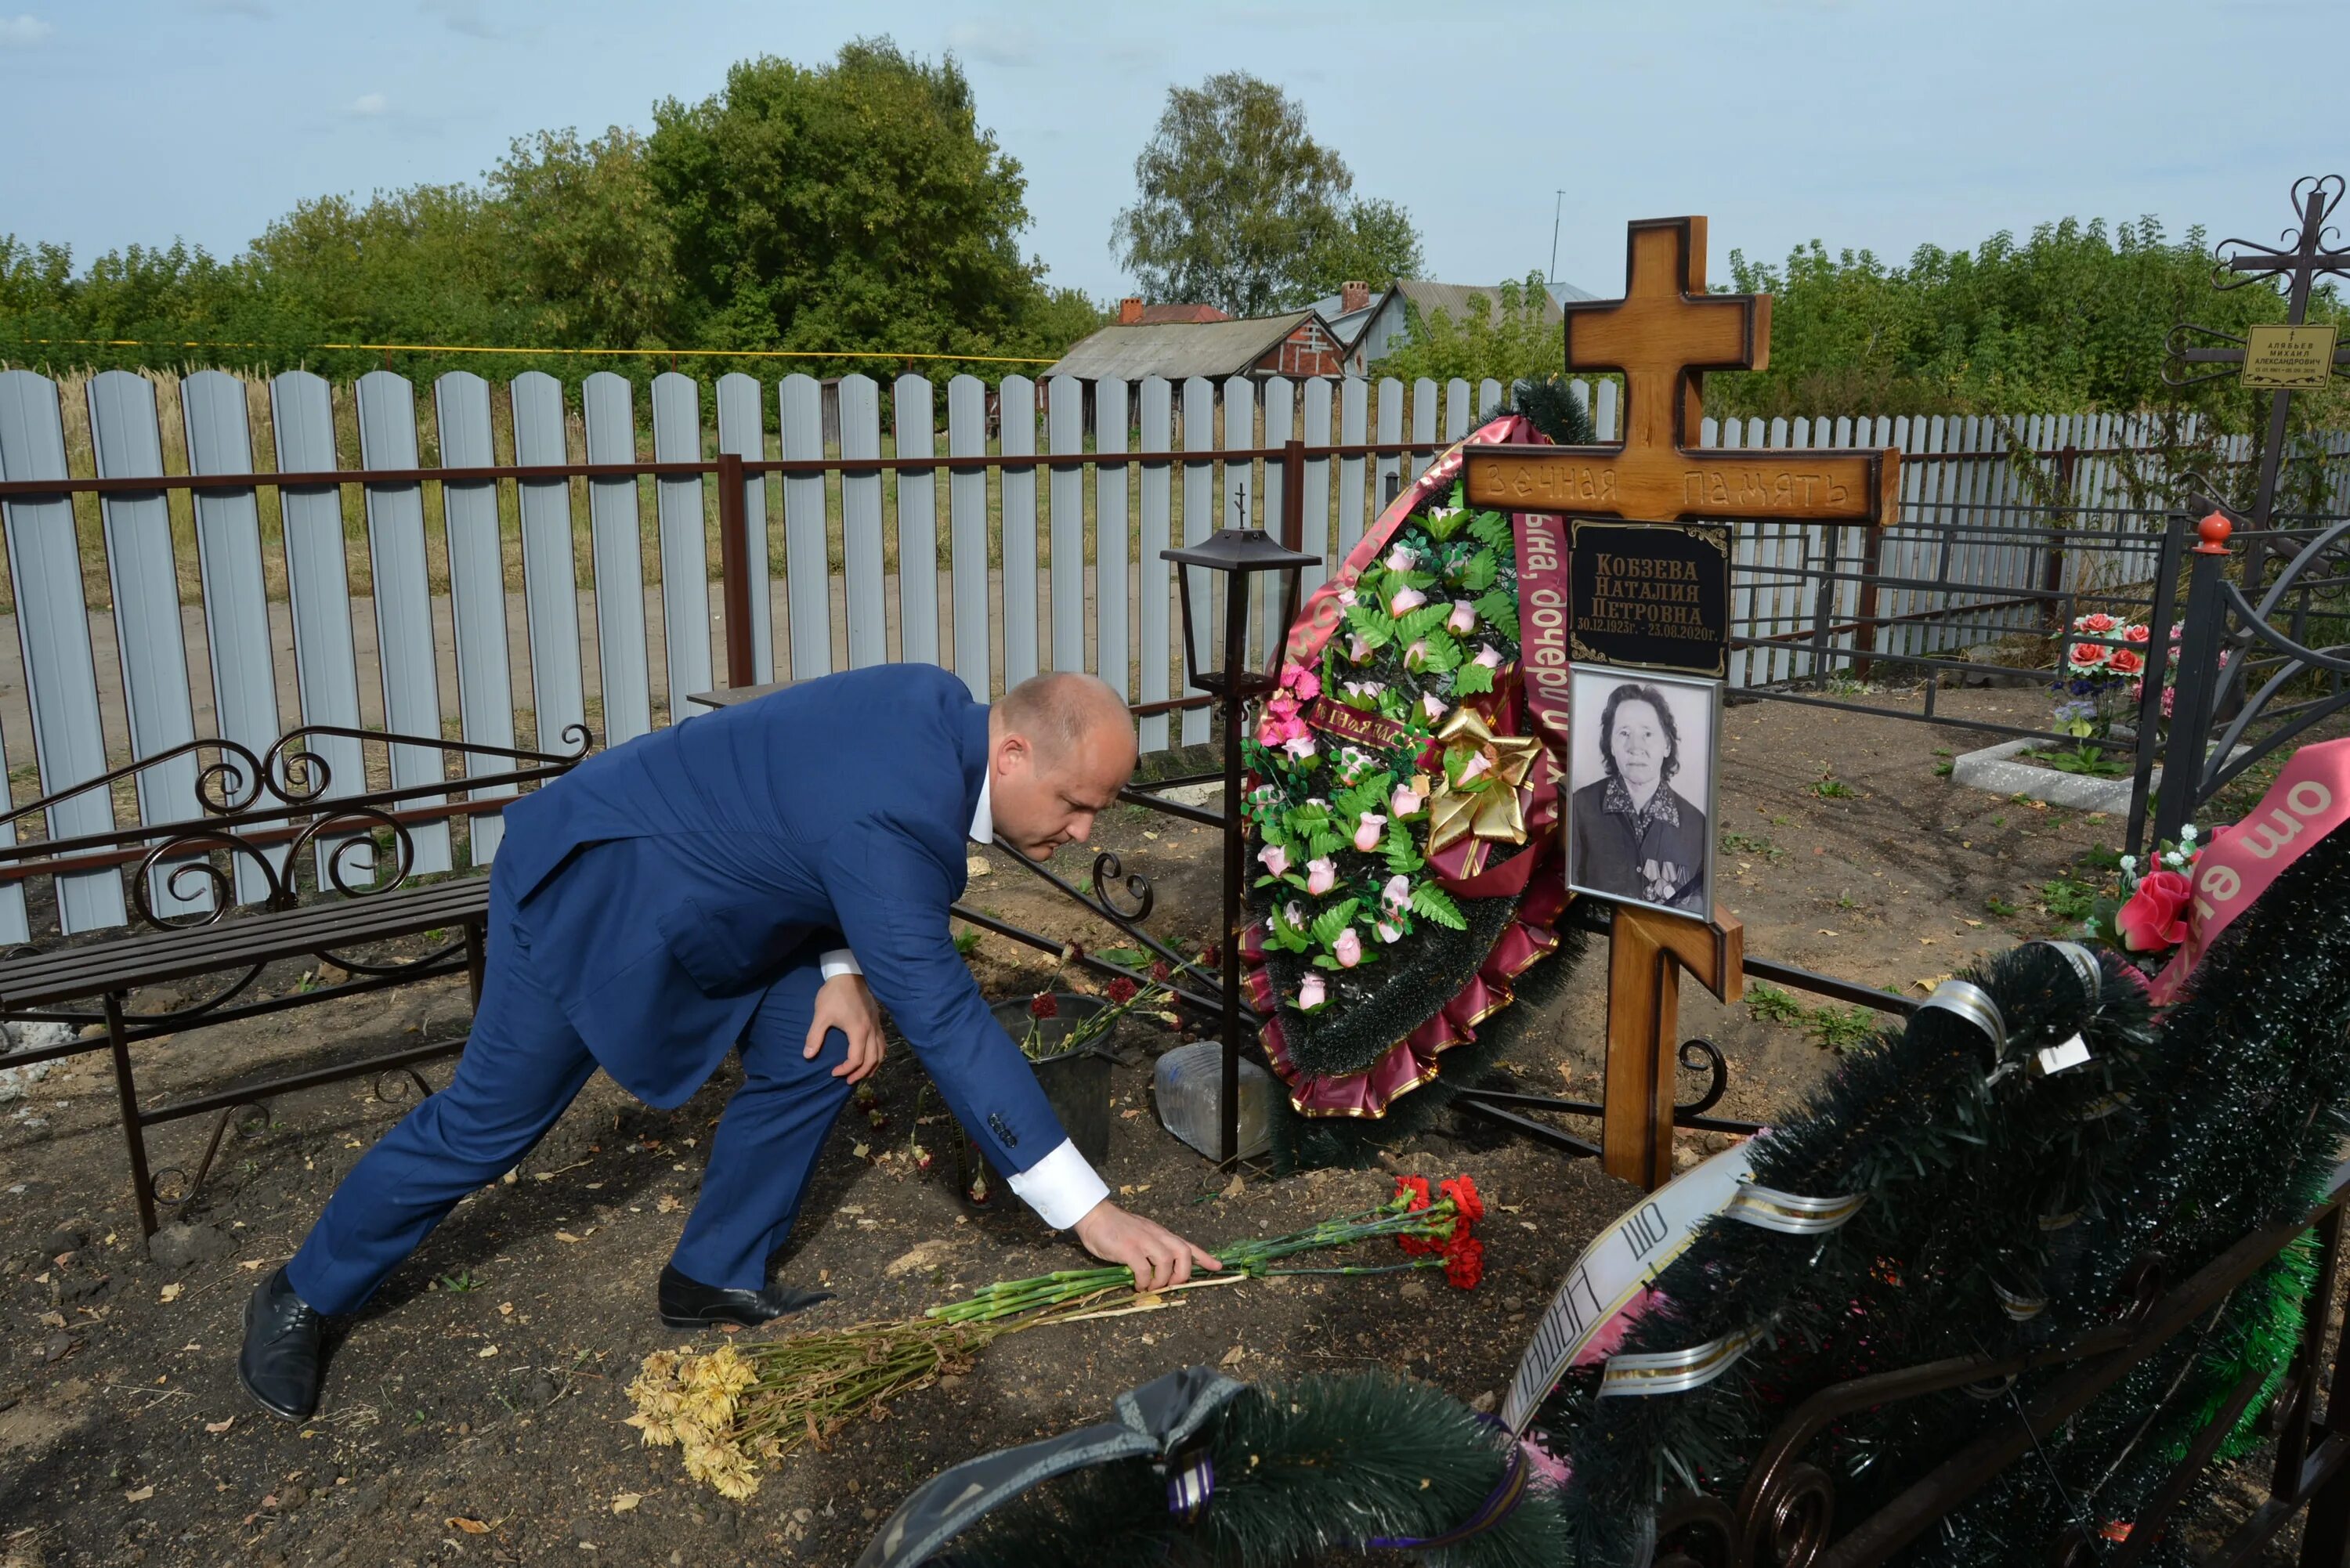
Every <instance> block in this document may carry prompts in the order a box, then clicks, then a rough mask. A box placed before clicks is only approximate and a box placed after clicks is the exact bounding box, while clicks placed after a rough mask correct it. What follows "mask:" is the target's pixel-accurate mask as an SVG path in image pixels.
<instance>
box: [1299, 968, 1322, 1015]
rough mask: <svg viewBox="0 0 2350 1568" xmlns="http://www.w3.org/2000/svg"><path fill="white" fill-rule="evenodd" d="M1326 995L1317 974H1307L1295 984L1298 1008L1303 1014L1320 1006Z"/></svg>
mask: <svg viewBox="0 0 2350 1568" xmlns="http://www.w3.org/2000/svg"><path fill="white" fill-rule="evenodd" d="M1327 994H1328V993H1327V992H1326V989H1325V988H1324V986H1323V984H1322V977H1321V976H1320V975H1318V974H1309V975H1307V976H1306V977H1305V979H1304V980H1302V981H1298V983H1297V1005H1298V1008H1299V1009H1300V1010H1301V1011H1303V1012H1313V1011H1314V1010H1315V1008H1317V1007H1319V1006H1321V1005H1322V1003H1323V1002H1324V1000H1325V999H1326V996H1327Z"/></svg>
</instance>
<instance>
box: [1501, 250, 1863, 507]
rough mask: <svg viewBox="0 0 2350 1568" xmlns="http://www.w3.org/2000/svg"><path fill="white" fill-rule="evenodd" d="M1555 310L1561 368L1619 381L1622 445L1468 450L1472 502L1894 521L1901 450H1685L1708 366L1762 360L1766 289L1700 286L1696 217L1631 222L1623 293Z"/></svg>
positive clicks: (1753, 366) (1743, 366)
mask: <svg viewBox="0 0 2350 1568" xmlns="http://www.w3.org/2000/svg"><path fill="white" fill-rule="evenodd" d="M1563 308H1564V309H1565V313H1566V368H1567V369H1569V370H1616V371H1620V372H1621V373H1622V375H1623V377H1624V389H1625V398H1624V405H1625V419H1624V440H1623V441H1622V443H1621V444H1620V445H1616V446H1472V447H1470V448H1468V449H1467V452H1466V462H1467V470H1468V476H1467V485H1468V497H1469V504H1471V505H1472V506H1491V507H1496V508H1501V509H1503V510H1506V511H1512V512H1558V513H1571V514H1597V515H1613V516H1620V517H1631V518H1638V519H1641V520H1644V521H1652V522H1671V521H1674V520H1676V519H1679V518H1684V517H1710V518H1752V519H1756V520H1762V521H1771V520H1776V519H1779V518H1789V519H1803V520H1814V519H1816V520H1822V521H1843V522H1866V523H1875V524H1883V523H1886V522H1888V521H1890V520H1891V518H1892V517H1893V515H1894V498H1895V496H1896V494H1897V493H1898V489H1897V487H1898V483H1899V477H1898V464H1899V462H1900V454H1899V453H1898V452H1889V451H1888V452H1821V451H1815V450H1794V451H1790V450H1783V449H1773V450H1763V449H1752V448H1747V449H1734V450H1730V451H1721V450H1712V449H1700V448H1698V447H1697V446H1696V445H1695V441H1696V438H1697V434H1698V431H1699V429H1700V425H1701V423H1702V421H1703V418H1704V415H1703V412H1702V410H1701V409H1700V401H1699V400H1700V389H1701V388H1702V386H1703V383H1704V379H1705V372H1706V371H1708V370H1760V369H1763V368H1765V367H1766V366H1768V365H1769V364H1770V362H1771V296H1769V295H1767V294H1708V293H1707V292H1706V289H1705V220H1704V219H1703V218H1649V219H1646V220H1643V221H1642V222H1639V223H1634V224H1632V225H1631V235H1630V240H1629V257H1628V260H1627V263H1626V266H1625V283H1624V297H1623V298H1621V299H1614V300H1574V301H1570V302H1569V303H1567V304H1566V305H1565V306H1564V307H1563Z"/></svg>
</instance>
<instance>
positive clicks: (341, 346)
mask: <svg viewBox="0 0 2350 1568" xmlns="http://www.w3.org/2000/svg"><path fill="white" fill-rule="evenodd" d="M6 341H7V342H9V343H10V344H11V345H12V346H14V347H18V348H32V347H40V348H275V349H278V350H280V351H284V350H287V349H311V350H326V349H338V350H346V351H348V350H358V351H360V352H365V353H369V354H575V355H589V354H652V355H667V356H668V357H670V358H673V359H687V358H695V359H711V358H718V359H954V360H961V361H962V362H964V363H967V364H972V365H1052V364H1056V363H1058V361H1057V360H1053V359H1035V358H1023V357H1020V356H1016V355H1009V354H916V353H910V352H905V351H901V350H899V349H892V348H827V349H811V348H500V347H497V346H494V345H484V344H478V343H229V342H217V341H213V340H210V339H204V338H189V339H186V340H184V341H174V340H166V339H157V338H141V337H16V338H10V339H7V340H6Z"/></svg>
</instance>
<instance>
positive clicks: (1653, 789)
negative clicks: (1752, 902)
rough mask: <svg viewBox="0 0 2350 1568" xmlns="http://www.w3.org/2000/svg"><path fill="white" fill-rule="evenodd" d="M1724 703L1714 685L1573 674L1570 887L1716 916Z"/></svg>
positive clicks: (1636, 674)
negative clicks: (1714, 904)
mask: <svg viewBox="0 0 2350 1568" xmlns="http://www.w3.org/2000/svg"><path fill="white" fill-rule="evenodd" d="M1619 691H1620V692H1621V693H1622V695H1621V696H1620V697H1619V696H1618V695H1617V694H1618V692H1619ZM1721 697H1722V683H1721V681H1719V680H1700V679H1697V678H1694V677H1690V676H1686V675H1670V674H1665V673H1662V672H1660V671H1658V670H1639V669H1626V668H1621V667H1618V666H1615V665H1607V664H1578V665H1576V666H1575V670H1574V673H1573V685H1572V688H1571V691H1570V696H1569V699H1568V708H1567V712H1568V720H1567V738H1568V754H1567V794H1566V810H1565V817H1566V821H1565V829H1566V885H1567V888H1568V890H1569V891H1571V892H1575V893H1582V894H1587V895H1589V896H1590V897H1592V898H1604V899H1606V900H1607V901H1609V902H1610V903H1617V904H1634V905H1638V906H1639V907H1640V908H1643V909H1657V910H1660V911H1662V912H1663V913H1666V914H1669V915H1679V916H1683V917H1685V918H1687V919H1696V920H1704V919H1711V918H1712V915H1713V893H1714V858H1715V857H1714V839H1715V835H1716V833H1717V831H1718V825H1719V822H1720V819H1721V810H1720V806H1721ZM1627 709H1628V710H1630V711H1627ZM1660 797H1661V800H1660Z"/></svg>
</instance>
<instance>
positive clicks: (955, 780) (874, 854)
mask: <svg viewBox="0 0 2350 1568" xmlns="http://www.w3.org/2000/svg"><path fill="white" fill-rule="evenodd" d="M986 769H987V709H986V708H985V707H983V705H981V704H979V703H975V702H973V701H972V700H971V696H970V693H969V692H968V691H966V690H965V688H964V687H963V684H962V681H961V680H957V679H956V678H955V677H954V676H951V675H950V674H947V673H946V672H945V671H943V670H938V669H936V668H933V667H931V666H928V665H920V664H891V665H880V666H877V667H875V668H872V669H868V670H854V671H851V672H849V673H847V674H842V675H834V676H829V677H827V678H826V679H824V680H815V681H810V682H808V683H806V684H805V685H801V686H795V687H793V688H791V689H790V690H788V691H779V692H775V693H773V694H771V695H769V696H765V697H762V698H758V699H756V700H755V701H749V702H744V703H742V704H739V705H737V706H735V707H732V708H727V709H723V710H721V711H717V712H714V713H709V714H703V715H701V716H698V717H695V718H693V719H691V721H689V722H684V723H677V724H672V725H671V726H670V727H669V728H667V729H664V730H657V731H654V732H652V733H650V734H648V735H644V736H640V737H639V738H638V739H636V740H633V741H630V742H627V743H626V744H624V745H620V746H616V747H614V748H613V749H612V750H610V751H608V752H604V753H599V754H598V755H596V756H593V757H590V758H589V759H588V760H587V761H586V762H584V763H580V764H579V765H578V766H577V767H576V768H574V769H572V770H571V771H570V772H569V773H568V774H565V775H564V776H563V777H561V778H559V779H556V781H555V782H553V783H552V784H547V785H546V786H545V787H544V788H542V789H540V790H538V791H537V792H536V793H535V794H528V795H525V796H524V797H522V798H521V799H520V800H518V801H516V802H515V804H514V805H509V806H507V807H506V809H505V822H506V833H505V840H504V843H503V844H502V845H500V846H499V848H498V855H497V860H496V862H495V867H496V869H495V873H494V874H495V875H497V876H499V877H504V878H507V879H508V887H509V889H510V890H511V892H512V895H513V897H514V898H515V903H516V906H517V923H518V926H519V927H520V930H521V934H522V938H523V940H525V941H527V942H528V944H529V947H530V960H531V965H532V968H533V969H534V971H536V973H537V975H538V976H539V978H540V979H541V980H542V981H544V982H545V983H546V986H547V988H548V989H549V990H550V991H551V992H554V994H556V996H558V997H561V998H562V999H563V1006H564V1011H565V1013H566V1015H567V1017H568V1018H569V1020H570V1022H571V1023H572V1025H573V1027H575V1028H576V1029H577V1030H578V1032H579V1034H580V1037H581V1038H582V1039H583V1040H585V1041H586V1042H587V1048H588V1049H589V1050H590V1051H591V1052H593V1053H594V1054H595V1056H596V1059H597V1061H598V1062H599V1063H600V1064H602V1065H603V1067H604V1069H605V1071H606V1072H608V1073H609V1074H610V1075H612V1076H613V1078H614V1079H615V1080H617V1081H618V1082H619V1083H620V1084H621V1085H623V1086H624V1087H626V1088H628V1089H629V1091H630V1092H631V1093H633V1094H635V1095H637V1096H639V1097H640V1098H642V1099H644V1100H646V1101H648V1102H650V1104H652V1105H656V1106H674V1105H678V1104H680V1103H681V1102H682V1101H684V1100H685V1099H686V1097H687V1096H690V1095H691V1094H692V1093H693V1091H694V1090H695V1089H696V1088H698V1087H699V1086H700V1085H702V1081H703V1080H704V1079H706V1078H708V1077H709V1076H710V1075H711V1073H712V1071H713V1070H715V1069H716V1067H717V1066H718V1064H719V1063H720V1062H721V1061H723V1059H724V1058H725V1055H726V1053H727V1052H728V1051H729V1050H730V1049H732V1048H733V1045H734V1044H735V1042H736V1040H737V1039H738V1038H739V1037H740V1036H741V1034H742V1032H743V1026H744V1025H745V1024H746V1023H748V1022H749V1020H750V1017H751V1014H752V1012H754V1010H755V1009H756V1008H757V1007H758V1005H759V1001H760V998H761V996H762V995H763V993H764V992H765V990H766V988H767V987H768V986H769V985H770V984H771V983H773V982H774V981H775V979H776V978H777V977H778V976H779V975H780V974H781V973H783V971H785V969H786V968H788V967H789V966H790V965H791V964H793V963H795V962H814V961H815V960H816V953H817V952H818V951H820V950H823V949H826V948H833V947H842V946H846V947H847V948H849V949H851V950H854V951H855V953H856V954H857V958H858V963H859V964H860V965H862V967H863V968H864V971H865V976H866V981H867V983H868V984H869V985H870V986H871V987H872V988H873V993H874V995H875V997H877V998H878V999H879V1001H880V1002H881V1004H882V1005H883V1006H885V1007H887V1008H888V1009H889V1012H890V1014H891V1016H892V1017H893V1018H894V1019H895V1020H896V1022H897V1024H898V1027H899V1030H900V1031H901V1032H902V1033H904V1034H905V1036H906V1039H907V1040H908V1042H909V1043H910V1044H912V1046H913V1048H914V1051H915V1054H917V1055H918V1056H919V1057H920V1059H921V1063H922V1065H923V1067H924V1068H925V1069H927V1070H928V1072H929V1073H930V1075H931V1079H932V1081H933V1082H935V1083H936V1084H937V1085H938V1086H939V1088H940V1091H941V1093H942V1094H943V1095H944V1096H945V1097H946V1101H947V1104H948V1106H949V1107H950V1108H951V1110H952V1111H953V1112H954V1114H955V1116H956V1117H957V1119H959V1120H960V1121H961V1122H962V1125H963V1127H964V1128H965V1129H966V1130H967V1131H969V1132H970V1133H971V1134H972V1136H973V1137H976V1138H977V1139H978V1140H979V1142H980V1144H981V1147H983V1150H984V1151H985V1152H986V1153H987V1155H988V1157H989V1158H990V1159H992V1160H993V1161H994V1163H995V1166H996V1168H997V1169H999V1170H1002V1171H1005V1172H1007V1173H1017V1172H1020V1171H1024V1170H1025V1169H1027V1168H1029V1167H1030V1166H1032V1165H1034V1164H1035V1162H1036V1161H1037V1160H1039V1159H1041V1158H1044V1157H1045V1155H1047V1154H1049V1153H1051V1152H1052V1150H1053V1149H1054V1148H1055V1146H1057V1145H1058V1144H1059V1143H1060V1142H1061V1141H1062V1137H1063V1134H1062V1131H1061V1127H1060V1123H1059V1122H1058V1120H1056V1119H1055V1116H1054V1115H1053V1111H1052V1107H1051V1106H1049V1105H1048V1104H1046V1102H1045V1096H1044V1092H1043V1091H1042V1090H1041V1089H1040V1088H1038V1087H1037V1085H1036V1078H1035V1073H1034V1072H1033V1071H1032V1070H1031V1069H1030V1067H1029V1065H1028V1063H1027V1059H1026V1058H1025V1057H1024V1056H1023V1055H1022V1054H1021V1053H1020V1048H1019V1047H1018V1046H1017V1045H1015V1044H1013V1042H1012V1038H1011V1036H1010V1035H1008V1034H1006V1033H1004V1032H1003V1028H1002V1027H1001V1026H1000V1025H999V1024H997V1023H996V1022H995V1020H994V1017H993V1014H991V1013H990V1012H988V1009H987V1005H986V1003H985V1002H983V1001H982V1000H981V998H980V993H979V987H978V984H977V983H976V982H975V981H973V980H972V974H971V971H970V969H969V967H968V966H966V965H965V964H964V962H963V961H962V955H961V954H959V953H957V952H956V951H955V949H954V942H953V940H952V937H951V934H950V931H949V929H948V912H947V910H948V906H949V905H950V904H951V903H952V902H953V901H954V900H955V899H956V898H960V897H961V896H962V888H963V882H964V877H965V867H966V865H967V859H966V855H967V851H966V849H965V844H966V841H967V837H968V833H969V828H970V825H971V819H972V813H973V811H974V809H975V808H976V806H977V805H978V802H979V791H980V784H981V782H982V780H983V778H984V776H985V774H986Z"/></svg>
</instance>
